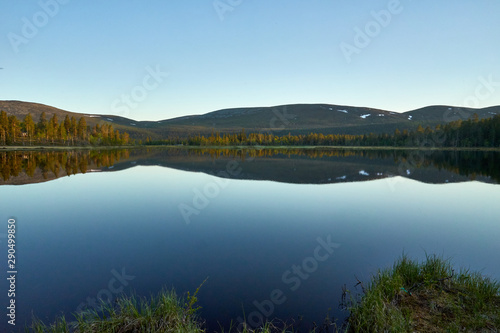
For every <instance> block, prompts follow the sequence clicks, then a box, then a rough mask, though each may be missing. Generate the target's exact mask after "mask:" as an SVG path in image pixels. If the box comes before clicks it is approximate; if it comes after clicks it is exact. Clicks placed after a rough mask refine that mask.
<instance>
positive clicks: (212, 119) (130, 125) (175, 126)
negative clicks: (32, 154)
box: [0, 101, 500, 139]
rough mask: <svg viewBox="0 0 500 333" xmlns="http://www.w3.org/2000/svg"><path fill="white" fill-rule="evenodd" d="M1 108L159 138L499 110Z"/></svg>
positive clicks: (368, 128)
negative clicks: (144, 113) (168, 115)
mask: <svg viewBox="0 0 500 333" xmlns="http://www.w3.org/2000/svg"><path fill="white" fill-rule="evenodd" d="M0 110H4V111H6V112H7V113H9V114H14V115H16V116H17V117H18V118H19V119H22V118H23V117H24V116H25V115H26V114H28V113H31V114H32V116H33V118H34V120H35V122H36V121H37V120H38V117H39V116H40V114H41V113H42V112H45V113H46V114H47V116H48V117H51V116H52V114H54V113H55V114H57V116H58V118H59V119H60V120H62V119H64V117H65V116H66V115H69V116H75V117H77V118H79V117H85V119H86V121H87V124H89V125H92V126H93V125H95V124H97V123H108V124H113V127H114V128H115V129H118V130H120V131H127V132H128V133H129V134H130V136H131V137H132V138H135V139H144V138H146V137H148V136H149V137H151V138H152V139H161V138H165V137H168V136H179V137H185V136H187V135H196V134H202V135H210V133H212V131H219V132H224V133H234V132H239V131H241V130H242V129H243V128H244V129H245V131H246V132H247V133H250V132H261V131H262V132H272V133H273V134H275V135H285V134H288V133H291V134H307V133H311V132H318V133H323V134H368V133H393V132H394V130H396V129H399V130H401V131H402V130H404V129H408V130H412V129H415V128H416V127H417V126H418V125H422V126H424V127H426V126H431V127H434V126H435V125H437V124H442V123H446V122H450V121H453V120H458V119H461V120H467V119H469V118H470V117H472V115H473V114H474V113H477V114H478V116H479V118H480V119H482V118H490V117H492V116H494V115H496V114H500V106H493V107H489V108H483V109H471V108H459V107H453V106H446V105H436V106H428V107H424V108H421V109H417V110H412V111H408V112H403V113H398V112H392V111H386V110H380V109H372V108H366V107H353V106H343V105H330V104H293V105H281V106H275V107H253V108H234V109H224V110H218V111H213V112H210V113H207V114H203V115H194V116H184V117H178V118H173V119H166V120H160V121H136V120H132V119H128V118H125V117H120V116H114V115H98V114H95V115H89V114H82V113H73V112H69V111H65V110H61V109H57V108H54V107H51V106H47V105H43V104H37V103H29V102H21V101H0Z"/></svg>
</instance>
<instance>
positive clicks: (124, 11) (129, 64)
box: [0, 0, 500, 120]
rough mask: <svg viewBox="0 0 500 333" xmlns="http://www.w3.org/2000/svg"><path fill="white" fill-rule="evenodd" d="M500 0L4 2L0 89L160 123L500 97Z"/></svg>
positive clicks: (1, 94)
mask: <svg viewBox="0 0 500 333" xmlns="http://www.w3.org/2000/svg"><path fill="white" fill-rule="evenodd" d="M498 13H500V1H497V0H476V1H472V0H470V1H465V0H455V1H430V0H418V1H416V0H413V1H412V0H383V1H382V0H380V1H379V0H359V1H350V0H309V1H304V0H273V1H264V0H253V1H250V0H198V1H186V0H148V1H137V0H136V1H131V0H127V1H125V0H120V1H118V0H106V1H78V0H40V1H12V0H0V22H1V23H0V68H2V69H0V100H21V101H28V102H37V103H42V104H47V105H50V106H54V107H57V108H61V109H64V110H68V111H73V112H81V113H88V114H112V115H120V116H125V117H128V118H132V119H135V120H161V119H169V118H174V117H178V116H183V115H193V114H204V113H207V112H211V111H215V110H219V109H224V108H233V107H258V106H275V105H283V104H294V103H328V104H338V105H351V106H365V107H373V108H380V109H385V110H390V111H396V112H404V111H408V110H413V109H416V108H420V107H424V106H428V105H436V104H439V105H442V104H445V105H454V106H469V107H487V106H493V105H500V66H499V64H500V38H499V37H500V20H499V19H498Z"/></svg>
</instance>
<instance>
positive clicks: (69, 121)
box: [0, 111, 130, 146]
mask: <svg viewBox="0 0 500 333" xmlns="http://www.w3.org/2000/svg"><path fill="white" fill-rule="evenodd" d="M129 142H130V137H129V134H128V133H127V132H124V133H120V131H118V130H114V129H113V126H112V125H109V124H102V125H99V124H96V125H95V126H93V127H91V126H88V125H87V122H86V121H85V118H84V117H80V118H79V119H78V120H77V119H76V118H75V117H74V116H71V117H69V116H68V115H66V117H65V118H64V120H62V121H59V119H58V117H57V115H56V114H53V115H52V117H51V118H50V119H48V118H47V115H46V114H45V112H42V113H41V114H40V118H39V119H38V122H36V123H35V121H34V120H33V117H32V115H31V113H28V114H27V115H26V116H25V117H24V119H23V120H22V121H19V119H18V118H17V117H16V116H14V115H10V116H9V115H7V113H6V112H5V111H0V144H2V145H33V144H37V145H65V146H66V145H67V146H70V145H89V144H90V145H125V144H128V143H129Z"/></svg>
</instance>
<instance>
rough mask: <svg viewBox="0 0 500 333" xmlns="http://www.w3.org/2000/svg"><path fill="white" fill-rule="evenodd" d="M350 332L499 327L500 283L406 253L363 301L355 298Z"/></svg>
mask: <svg viewBox="0 0 500 333" xmlns="http://www.w3.org/2000/svg"><path fill="white" fill-rule="evenodd" d="M349 310H350V312H351V314H350V317H349V318H348V332H463V331H467V332H469V331H474V332H475V331H483V330H484V331H490V330H492V329H495V328H498V327H500V284H499V283H498V282H496V281H492V280H491V279H489V278H487V277H483V276H482V275H481V274H479V273H476V272H471V271H470V270H467V269H465V270H464V269H462V270H461V271H460V272H459V273H458V274H456V273H455V271H454V270H453V268H452V266H451V264H450V261H449V259H443V258H441V257H439V256H436V255H427V256H426V260H425V261H424V262H421V263H419V262H417V261H414V260H411V259H410V258H408V257H407V256H406V255H404V254H403V256H402V257H401V258H400V259H399V260H398V261H397V262H396V263H395V264H394V266H393V267H392V269H386V270H382V271H379V272H378V273H377V274H376V275H375V276H374V277H373V278H372V281H371V283H370V285H369V286H368V287H367V288H366V289H365V292H364V295H363V297H362V298H361V300H358V299H354V298H353V297H352V296H351V299H350V307H349Z"/></svg>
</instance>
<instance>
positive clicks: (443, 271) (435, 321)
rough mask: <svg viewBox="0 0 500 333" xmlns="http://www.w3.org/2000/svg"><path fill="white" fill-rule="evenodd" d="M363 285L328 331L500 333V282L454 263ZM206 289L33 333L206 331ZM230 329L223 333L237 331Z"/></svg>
mask: <svg viewBox="0 0 500 333" xmlns="http://www.w3.org/2000/svg"><path fill="white" fill-rule="evenodd" d="M358 285H360V286H361V288H362V290H363V294H362V295H355V294H353V293H351V292H350V291H349V290H344V294H343V304H344V305H345V306H346V307H347V309H348V310H349V311H350V316H349V318H348V319H347V321H346V323H344V326H343V327H342V329H338V330H337V329H336V328H334V327H335V326H331V327H329V328H327V329H328V331H329V332H332V330H334V331H335V332H348V333H349V332H497V331H498V329H499V328H500V283H499V282H497V281H493V280H490V279H489V278H487V277H483V276H482V275H481V274H479V273H477V272H471V271H469V270H467V269H462V270H461V271H460V272H456V271H455V270H454V269H453V268H452V266H451V264H450V262H449V261H448V260H444V259H442V258H440V257H437V256H428V257H427V259H426V260H425V261H423V262H418V261H415V260H411V259H409V258H408V257H407V256H405V255H403V256H402V257H401V258H400V259H398V260H397V261H396V262H395V264H394V265H393V267H392V268H389V269H385V270H380V271H379V272H377V274H376V275H374V276H373V277H372V280H371V281H370V282H369V283H367V285H366V287H365V286H364V285H363V283H362V282H358ZM198 290H199V288H198ZM198 290H196V292H195V293H194V294H193V295H190V294H189V293H188V295H187V297H178V296H177V295H176V294H175V292H174V291H162V292H161V293H160V294H159V295H158V296H155V297H152V298H150V299H149V300H146V299H137V298H134V297H131V298H127V297H121V298H119V299H118V300H117V302H116V304H115V306H114V307H105V308H104V311H103V312H96V311H91V312H86V313H83V314H80V315H79V316H78V317H77V320H76V321H75V322H72V323H68V322H66V320H65V319H64V317H61V318H59V319H58V320H57V321H56V322H55V323H53V324H50V325H45V324H43V323H42V322H40V321H35V322H34V323H33V324H32V326H31V327H30V328H29V329H27V331H30V332H38V333H45V332H52V333H59V332H78V333H80V332H81V333H83V332H92V333H100V332H109V333H111V332H123V333H125V332H151V333H153V332H158V333H160V332H186V333H191V332H193V333H195V332H196V333H198V332H206V330H205V329H204V327H203V321H202V319H201V318H199V317H198V316H197V314H196V311H197V310H198V308H197V307H196V302H197V298H196V295H197V293H198ZM103 313H104V314H105V315H103ZM226 329H227V331H224V329H221V332H236V331H237V330H236V329H235V328H233V329H230V328H226ZM293 331H294V327H293V325H287V324H281V325H275V324H273V323H271V322H269V323H267V324H266V325H265V326H264V327H262V328H257V329H253V328H244V329H243V331H242V332H244V333H247V332H248V333H250V332H257V333H271V332H293ZM320 331H321V330H318V329H315V330H313V331H311V332H320ZM326 331H327V330H325V332H326Z"/></svg>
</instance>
